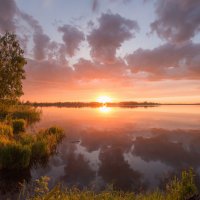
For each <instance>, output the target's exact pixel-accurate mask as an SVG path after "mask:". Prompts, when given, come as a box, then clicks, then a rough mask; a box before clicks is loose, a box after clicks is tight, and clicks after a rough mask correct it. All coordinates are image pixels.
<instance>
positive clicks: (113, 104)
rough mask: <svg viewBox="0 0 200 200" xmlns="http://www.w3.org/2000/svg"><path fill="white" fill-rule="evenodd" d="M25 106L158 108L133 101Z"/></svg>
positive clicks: (155, 104) (156, 104)
mask: <svg viewBox="0 0 200 200" xmlns="http://www.w3.org/2000/svg"><path fill="white" fill-rule="evenodd" d="M23 104H25V105H32V106H36V107H50V106H56V107H74V108H81V107H92V108H98V107H102V106H107V107H127V108H132V107H139V106H141V107H152V106H158V105H160V104H158V103H152V102H134V101H124V102H109V103H100V102H54V103H47V102H46V103H45V102H43V103H42V102H29V101H27V102H25V103H23Z"/></svg>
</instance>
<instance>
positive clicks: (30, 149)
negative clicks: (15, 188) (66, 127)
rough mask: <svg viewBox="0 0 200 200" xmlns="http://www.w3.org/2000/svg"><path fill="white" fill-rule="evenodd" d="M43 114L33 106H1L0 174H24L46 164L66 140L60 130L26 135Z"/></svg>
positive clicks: (0, 104) (55, 129) (54, 128)
mask: <svg viewBox="0 0 200 200" xmlns="http://www.w3.org/2000/svg"><path fill="white" fill-rule="evenodd" d="M40 115H41V112H40V111H39V110H38V109H36V108H34V107H31V106H24V105H11V104H2V103H0V119H1V121H0V170H21V169H26V168H29V167H30V166H31V165H32V164H34V163H38V162H44V161H46V160H47V159H48V157H49V156H50V155H51V154H53V153H54V152H55V150H56V147H57V145H58V143H59V142H60V141H61V139H62V138H63V137H64V132H63V130H62V129H60V128H58V127H51V128H48V129H45V130H41V131H39V132H38V133H36V134H30V133H27V132H26V128H27V126H29V125H30V124H32V123H34V122H36V121H38V120H40Z"/></svg>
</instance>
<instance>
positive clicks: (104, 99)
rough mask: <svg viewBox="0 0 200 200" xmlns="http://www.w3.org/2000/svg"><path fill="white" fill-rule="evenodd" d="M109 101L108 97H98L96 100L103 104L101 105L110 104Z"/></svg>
mask: <svg viewBox="0 0 200 200" xmlns="http://www.w3.org/2000/svg"><path fill="white" fill-rule="evenodd" d="M111 101H112V99H111V98H110V97H108V96H99V97H98V98H97V102H99V103H103V104H105V103H108V102H111Z"/></svg>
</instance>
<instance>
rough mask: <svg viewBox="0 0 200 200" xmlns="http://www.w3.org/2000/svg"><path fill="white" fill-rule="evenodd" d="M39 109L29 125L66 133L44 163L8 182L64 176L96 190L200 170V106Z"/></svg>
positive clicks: (145, 186) (149, 185) (139, 185)
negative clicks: (36, 118) (38, 117)
mask: <svg viewBox="0 0 200 200" xmlns="http://www.w3.org/2000/svg"><path fill="white" fill-rule="evenodd" d="M42 112H43V114H42V119H41V121H40V122H39V123H38V124H37V125H35V126H34V127H32V131H36V130H38V129H40V128H47V127H50V126H52V125H57V126H60V127H62V128H63V129H64V130H65V134H66V137H65V139H64V141H63V142H62V144H61V145H60V146H59V148H58V153H57V154H56V155H54V156H53V157H51V158H50V160H49V162H48V163H47V164H46V165H45V166H37V167H34V168H33V169H31V171H30V172H29V171H27V172H25V175H23V176H22V175H21V174H18V176H17V177H16V176H13V177H12V180H11V182H12V181H13V182H14V181H15V179H16V181H18V180H20V178H21V179H23V178H25V179H26V180H27V181H30V180H34V179H36V178H39V177H41V176H44V175H45V176H49V177H50V178H51V181H50V185H51V186H53V185H55V184H56V183H58V182H62V183H63V184H64V185H67V186H68V187H73V186H76V187H79V188H81V189H83V188H86V187H87V188H90V189H94V190H96V191H99V190H102V189H104V188H106V187H108V186H110V185H111V184H112V185H113V187H114V188H115V189H120V190H124V191H127V190H131V191H143V190H151V189H154V188H156V187H162V186H163V185H164V184H165V181H166V180H168V178H169V177H171V176H172V175H174V174H176V173H180V171H181V170H182V169H187V168H189V167H193V168H194V170H195V171H196V172H197V173H198V174H200V106H159V107H149V108H143V107H138V108H132V109H131V108H106V107H102V108H57V107H43V108H42ZM3 176H4V175H1V178H2V177H3ZM3 180H4V179H3ZM5 180H6V181H9V180H7V177H6V178H5Z"/></svg>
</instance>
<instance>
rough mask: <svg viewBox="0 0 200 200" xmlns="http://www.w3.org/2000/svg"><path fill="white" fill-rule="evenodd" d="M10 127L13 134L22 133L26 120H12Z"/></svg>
mask: <svg viewBox="0 0 200 200" xmlns="http://www.w3.org/2000/svg"><path fill="white" fill-rule="evenodd" d="M12 127H13V132H14V134H19V133H23V132H25V130H26V121H25V120H24V119H14V120H12Z"/></svg>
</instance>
